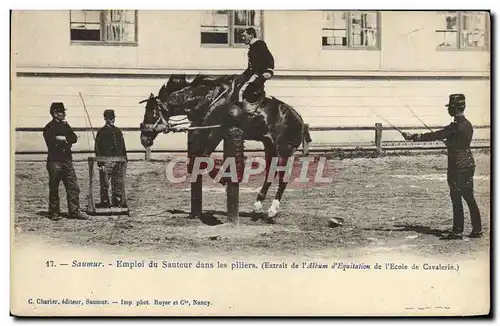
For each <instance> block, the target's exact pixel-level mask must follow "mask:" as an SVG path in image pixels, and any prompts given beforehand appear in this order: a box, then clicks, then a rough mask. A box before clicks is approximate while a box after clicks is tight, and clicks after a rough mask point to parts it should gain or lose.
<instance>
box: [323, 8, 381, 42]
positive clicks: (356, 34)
mask: <svg viewBox="0 0 500 326" xmlns="http://www.w3.org/2000/svg"><path fill="white" fill-rule="evenodd" d="M379 35H380V31H379V15H378V12H371V11H323V32H322V37H321V40H322V45H323V46H324V47H329V48H362V49H378V48H379V43H380V42H379Z"/></svg>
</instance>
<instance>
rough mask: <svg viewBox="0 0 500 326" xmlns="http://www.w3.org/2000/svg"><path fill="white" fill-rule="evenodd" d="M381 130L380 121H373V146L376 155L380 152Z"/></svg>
mask: <svg viewBox="0 0 500 326" xmlns="http://www.w3.org/2000/svg"><path fill="white" fill-rule="evenodd" d="M382 130H383V129H382V124H381V123H380V122H377V123H375V147H376V148H377V154H378V155H380V154H381V153H382Z"/></svg>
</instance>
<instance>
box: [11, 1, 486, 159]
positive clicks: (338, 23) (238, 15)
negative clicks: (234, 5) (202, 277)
mask: <svg viewBox="0 0 500 326" xmlns="http://www.w3.org/2000/svg"><path fill="white" fill-rule="evenodd" d="M247 26H253V27H255V28H256V29H257V30H258V33H259V36H260V37H262V38H263V39H264V40H265V41H266V43H267V44H268V47H269V48H270V50H271V52H272V53H273V55H274V57H275V62H276V64H275V77H274V78H273V79H272V80H271V81H269V82H268V83H267V84H266V90H267V93H268V95H271V96H275V97H277V98H279V99H281V100H282V101H284V102H286V103H288V104H291V105H293V106H294V107H295V108H296V109H297V110H298V111H299V113H300V114H301V115H302V116H303V118H304V120H305V121H306V122H307V123H309V125H310V126H311V127H328V126H335V127H349V126H373V125H374V124H375V123H376V122H382V123H383V124H385V123H384V122H383V121H381V119H380V117H384V118H385V119H387V120H388V121H390V122H391V123H393V124H394V125H397V126H418V125H420V124H421V123H420V122H419V121H418V120H417V119H416V118H415V117H414V116H413V115H412V113H411V111H410V110H409V109H408V106H409V107H411V108H412V110H413V111H414V112H415V113H417V114H418V116H419V117H420V118H421V119H422V120H424V121H425V122H426V124H427V125H433V126H442V125H446V124H447V123H449V121H450V118H449V117H448V116H447V113H446V110H445V108H444V104H446V102H447V99H448V95H449V94H450V93H464V94H465V95H466V97H467V115H468V117H469V118H470V120H471V122H472V123H473V124H474V125H476V126H489V125H490V51H489V49H490V45H489V43H490V42H489V39H490V33H489V14H488V13H487V12H433V11H421V12H420V11H419V12H405V11H379V12H374V11H371V12H364V11H254V10H247V11H245V10H238V11H224V10H218V11H143V10H139V11H134V10H106V11H96V10H65V11H15V12H13V13H12V32H11V33H12V72H13V74H12V108H11V109H12V124H13V126H14V127H16V128H19V127H43V126H44V125H45V123H46V122H47V121H48V119H49V118H50V116H49V114H48V108H49V105H50V103H51V102H53V101H62V102H64V103H65V105H66V106H67V108H68V112H67V119H68V121H69V122H70V124H71V125H72V126H76V127H86V126H88V125H89V123H88V121H87V119H86V117H85V113H84V110H83V106H82V102H81V99H80V97H79V95H78V94H79V93H81V94H82V96H83V98H84V99H85V103H86V106H87V108H88V111H89V113H90V118H91V122H92V124H93V126H94V127H97V126H100V125H102V124H103V118H102V112H103V111H104V109H106V108H113V109H115V112H116V114H117V125H118V126H120V127H138V126H139V123H140V122H141V121H142V116H143V114H144V107H143V105H140V104H138V102H139V101H140V100H142V99H144V98H146V97H148V96H149V94H150V93H154V94H157V92H158V90H159V88H160V86H161V85H162V84H163V83H164V82H165V81H166V80H167V79H168V77H169V75H171V74H173V73H187V74H190V75H195V74H197V73H205V74H213V75H223V74H234V73H240V72H242V71H243V70H244V69H245V68H246V63H247V58H246V52H247V49H246V46H245V45H244V44H242V40H241V37H240V32H241V31H242V29H244V28H245V27H247ZM489 133H490V131H489V129H478V130H476V133H475V137H476V138H488V137H489ZM125 134H126V142H127V146H128V148H129V149H142V147H141V145H140V142H139V136H138V132H134V131H130V132H127V133H125ZM81 136H82V137H85V136H84V135H83V133H82V134H81ZM312 136H313V140H314V141H316V142H320V143H321V142H323V143H336V142H353V143H356V142H362V141H371V140H373V133H372V132H364V131H336V132H323V131H321V132H320V131H317V132H314V133H313V135H312ZM40 138H41V135H40V134H36V133H29V132H24V133H16V150H19V151H21V150H37V149H38V150H40V149H44V148H45V145H44V143H43V139H40ZM384 139H388V140H397V139H401V137H400V136H398V134H397V133H395V132H386V133H385V134H384ZM185 143H186V142H185V135H172V136H171V135H168V136H159V138H158V141H157V142H156V143H155V148H159V149H185ZM92 146H93V145H92ZM76 149H81V150H85V149H89V144H88V143H87V142H85V141H80V142H79V144H78V145H77V146H76Z"/></svg>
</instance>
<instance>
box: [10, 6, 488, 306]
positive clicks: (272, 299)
mask: <svg viewBox="0 0 500 326" xmlns="http://www.w3.org/2000/svg"><path fill="white" fill-rule="evenodd" d="M491 48H492V44H491V32H490V12H488V11H385V10H381V11H376V10H370V11H366V10H349V11H345V10H344V11H341V10H293V11H292V10H290V11H286V10H131V9H128V10H118V9H109V10H85V9H79V10H14V11H12V12H11V107H10V113H11V121H10V125H11V134H12V137H11V144H12V146H11V151H12V153H11V166H12V175H11V182H12V189H13V190H12V198H11V203H12V214H11V262H10V263H11V294H10V296H11V303H10V309H11V313H12V314H13V315H15V316H477V315H488V314H489V313H490V308H491V307H490V303H491V296H490V278H491V276H492V275H491V274H490V243H491V239H492V233H491V227H490V226H491V218H492V216H491V211H490V206H491V171H490V167H491V165H490V162H491V147H490V146H491V137H490V136H491V127H492V123H491V121H490V112H491V107H490V105H491V101H490V97H491V94H490V83H491V72H490V58H491V53H490V50H491Z"/></svg>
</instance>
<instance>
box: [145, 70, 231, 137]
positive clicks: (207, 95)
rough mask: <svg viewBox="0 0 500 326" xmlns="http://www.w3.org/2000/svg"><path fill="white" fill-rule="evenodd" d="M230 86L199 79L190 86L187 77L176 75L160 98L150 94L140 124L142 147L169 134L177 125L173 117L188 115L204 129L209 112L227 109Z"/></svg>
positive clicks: (161, 90)
mask: <svg viewBox="0 0 500 326" xmlns="http://www.w3.org/2000/svg"><path fill="white" fill-rule="evenodd" d="M228 91H229V89H228V85H227V83H226V84H223V83H220V81H217V80H215V79H213V78H211V77H206V76H202V75H199V76H197V77H196V78H195V79H194V80H193V81H191V82H190V83H188V82H187V81H186V79H185V76H184V75H173V76H171V77H170V79H169V80H168V82H167V83H165V84H164V85H163V86H162V87H161V88H160V91H159V93H158V96H154V95H153V94H151V95H150V96H149V98H148V99H145V100H143V101H141V102H139V103H144V102H146V110H145V113H144V120H143V123H142V124H141V143H142V145H143V146H144V147H149V146H151V145H152V144H153V141H154V139H155V138H156V136H158V134H159V133H160V132H169V131H171V129H170V128H171V127H173V126H175V125H176V123H175V122H174V123H173V124H171V123H170V121H169V120H170V118H171V117H173V116H181V115H185V116H187V118H188V119H189V120H190V121H191V123H193V124H195V125H202V124H204V123H205V122H206V119H207V117H208V116H209V111H213V110H214V109H215V108H217V107H219V106H221V105H224V104H225V103H226V101H227V98H228V95H229V92H228Z"/></svg>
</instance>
